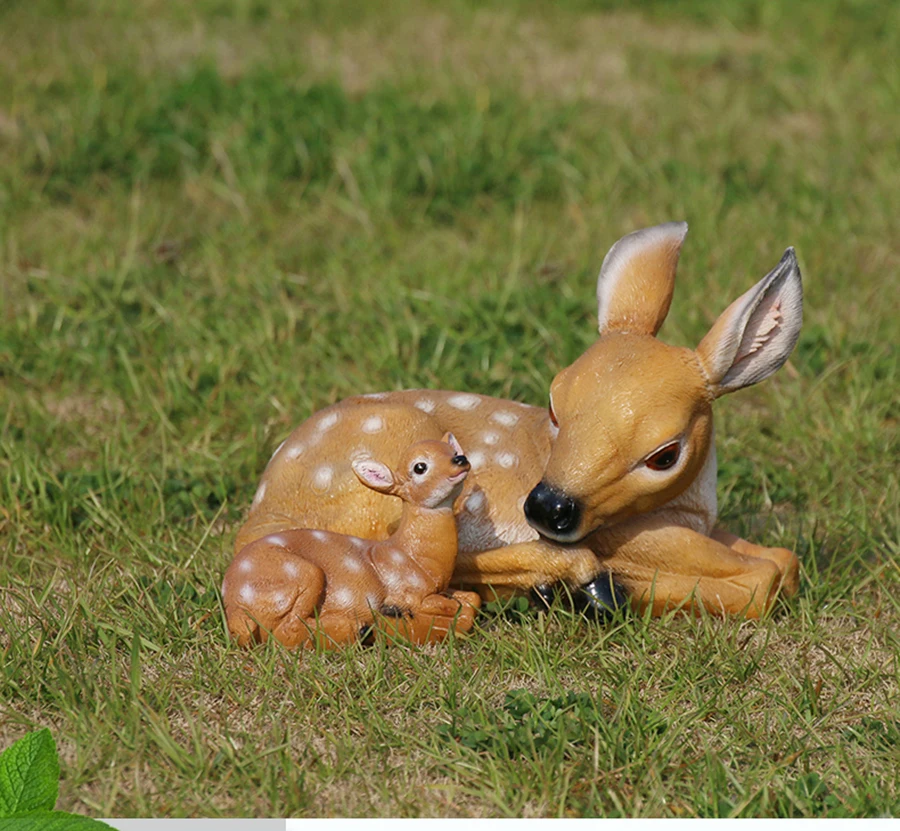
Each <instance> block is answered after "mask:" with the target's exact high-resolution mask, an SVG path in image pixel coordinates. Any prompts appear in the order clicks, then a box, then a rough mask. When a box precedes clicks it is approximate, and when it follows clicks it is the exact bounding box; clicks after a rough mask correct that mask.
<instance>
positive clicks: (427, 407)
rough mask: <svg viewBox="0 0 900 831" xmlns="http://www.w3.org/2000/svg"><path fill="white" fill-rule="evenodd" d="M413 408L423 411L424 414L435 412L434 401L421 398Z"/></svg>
mask: <svg viewBox="0 0 900 831" xmlns="http://www.w3.org/2000/svg"><path fill="white" fill-rule="evenodd" d="M413 406H414V407H416V408H417V409H419V410H421V411H422V412H423V413H433V412H434V401H432V400H431V399H430V398H420V399H419V400H418V401H416V403H415V404H414V405H413Z"/></svg>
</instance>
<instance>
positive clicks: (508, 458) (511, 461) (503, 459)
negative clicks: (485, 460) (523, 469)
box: [497, 452, 519, 468]
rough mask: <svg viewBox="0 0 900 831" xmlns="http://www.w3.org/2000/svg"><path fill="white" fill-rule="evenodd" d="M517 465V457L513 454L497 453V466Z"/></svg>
mask: <svg viewBox="0 0 900 831" xmlns="http://www.w3.org/2000/svg"><path fill="white" fill-rule="evenodd" d="M518 463H519V457H518V456H517V455H516V454H515V453H505V452H504V453H498V454H497V464H498V465H500V467H506V468H510V467H515V466H516V465H517V464H518Z"/></svg>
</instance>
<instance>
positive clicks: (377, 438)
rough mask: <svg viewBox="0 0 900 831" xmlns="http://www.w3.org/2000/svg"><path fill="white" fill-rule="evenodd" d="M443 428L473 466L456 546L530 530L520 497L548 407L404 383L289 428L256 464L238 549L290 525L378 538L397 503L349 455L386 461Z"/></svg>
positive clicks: (514, 537)
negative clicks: (372, 485) (261, 466)
mask: <svg viewBox="0 0 900 831" xmlns="http://www.w3.org/2000/svg"><path fill="white" fill-rule="evenodd" d="M448 430H449V431H451V432H452V433H453V434H454V435H455V436H456V438H457V439H458V440H459V442H460V444H461V445H462V448H463V451H464V452H465V454H466V456H467V457H468V459H469V462H470V463H471V465H472V471H471V473H470V474H469V476H468V477H467V479H466V484H465V487H464V489H463V492H462V494H461V495H460V497H459V499H458V500H457V502H456V504H455V513H456V515H457V522H458V528H459V547H460V550H462V551H480V550H487V549H490V548H497V547H499V546H501V545H506V544H509V543H514V542H523V541H525V540H530V539H535V538H536V537H537V534H536V533H535V532H534V531H533V530H532V529H531V528H530V527H529V526H528V524H527V523H526V522H525V517H524V514H523V512H522V505H523V503H524V500H525V497H526V496H527V495H528V493H529V491H530V490H531V489H532V488H533V487H534V486H535V485H536V484H537V482H538V481H539V480H540V478H541V474H542V473H543V470H544V465H545V464H546V461H547V457H548V455H549V452H550V432H549V431H550V423H549V419H548V417H547V414H546V412H545V411H544V410H542V409H539V408H537V407H530V406H527V405H524V404H519V403H517V402H514V401H506V400H504V399H499V398H490V397H488V396H483V395H475V394H471V393H459V392H448V391H442V390H403V391H400V392H391V393H377V394H374V395H368V396H356V397H353V398H347V399H345V400H344V401H340V402H338V403H337V404H334V405H332V406H331V407H327V408H326V409H324V410H320V411H319V412H317V413H314V414H313V415H312V416H310V418H309V419H307V420H306V421H305V422H303V423H302V424H301V425H300V426H299V427H297V428H296V429H295V430H294V432H293V433H291V435H290V436H289V437H288V438H287V440H286V441H285V442H284V443H283V444H282V445H281V446H280V447H279V448H278V450H276V451H275V453H274V454H273V456H272V459H271V460H270V461H269V464H268V466H267V467H266V469H265V471H264V472H263V475H262V479H261V482H260V485H259V489H258V491H257V494H256V497H255V498H254V500H253V505H252V506H251V509H250V514H249V516H248V518H247V521H246V523H245V524H244V526H243V527H242V528H241V530H240V532H239V533H238V537H237V540H236V542H235V548H236V550H238V551H239V550H240V549H241V548H243V547H244V546H245V545H247V544H248V543H250V542H252V541H254V540H256V539H258V538H260V537H262V536H265V535H266V534H271V533H276V532H279V531H284V530H287V529H290V528H319V529H326V530H328V531H335V532H339V533H342V534H351V535H355V536H359V537H364V538H366V539H375V540H380V539H385V538H386V537H387V536H388V535H389V534H390V533H391V532H392V531H393V530H394V528H395V527H396V525H397V523H398V521H399V519H400V513H401V502H400V500H399V499H395V498H392V497H389V496H384V495H382V494H379V493H376V492H375V491H373V490H370V489H369V488H367V487H365V486H364V485H362V484H361V483H360V482H359V481H358V480H357V478H356V476H355V474H354V473H353V470H352V468H351V463H352V462H353V460H354V459H357V458H361V457H371V458H375V459H378V460H379V461H382V462H384V463H385V464H387V465H388V466H391V467H394V466H396V465H397V464H398V463H399V461H400V456H401V454H402V452H403V451H404V450H405V449H406V448H407V447H408V446H409V445H410V444H412V443H413V442H416V441H421V440H423V439H440V437H441V436H442V435H443V434H444V433H445V432H447V431H448Z"/></svg>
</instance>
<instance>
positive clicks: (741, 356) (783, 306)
mask: <svg viewBox="0 0 900 831" xmlns="http://www.w3.org/2000/svg"><path fill="white" fill-rule="evenodd" d="M802 321H803V285H802V283H801V282H800V267H799V266H798V265H797V255H796V254H795V253H794V249H793V248H788V250H787V251H785V252H784V256H783V257H782V258H781V262H779V263H778V265H776V266H775V268H773V269H772V270H771V271H770V272H769V273H768V274H767V275H766V276H765V277H763V279H762V280H760V281H759V282H758V283H757V284H756V285H755V286H754V287H753V288H752V289H750V291H748V292H746V293H745V294H742V295H741V296H740V297H739V298H738V299H737V300H735V301H734V303H732V304H731V305H730V306H729V307H728V308H727V309H726V310H725V311H724V312H723V313H722V315H721V317H719V319H718V320H717V321H716V322H715V323H714V324H713V327H712V329H710V330H709V332H708V333H707V335H706V337H705V338H703V340H702V341H700V345H699V346H698V347H697V355H698V356H699V358H700V362H701V363H702V364H703V368H704V369H705V370H706V374H707V376H708V377H709V381H710V383H711V384H712V385H713V389H714V391H715V394H716V396H717V397H718V396H720V395H724V394H725V393H726V392H733V391H734V390H739V389H741V388H742V387H749V386H750V385H751V384H755V383H757V382H758V381H762V380H763V379H764V378H768V377H769V376H770V375H771V374H772V373H773V372H775V370H776V369H778V368H779V367H781V365H782V364H783V363H784V362H785V361H786V360H787V359H788V355H790V354H791V350H792V349H793V348H794V344H796V343H797V338H798V337H800V324H801V323H802Z"/></svg>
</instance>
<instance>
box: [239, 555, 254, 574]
mask: <svg viewBox="0 0 900 831" xmlns="http://www.w3.org/2000/svg"><path fill="white" fill-rule="evenodd" d="M237 570H238V571H239V572H240V573H241V574H249V573H250V572H251V571H253V560H251V559H250V558H249V557H247V559H246V560H241V562H240V564H239V565H238V568H237Z"/></svg>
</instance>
